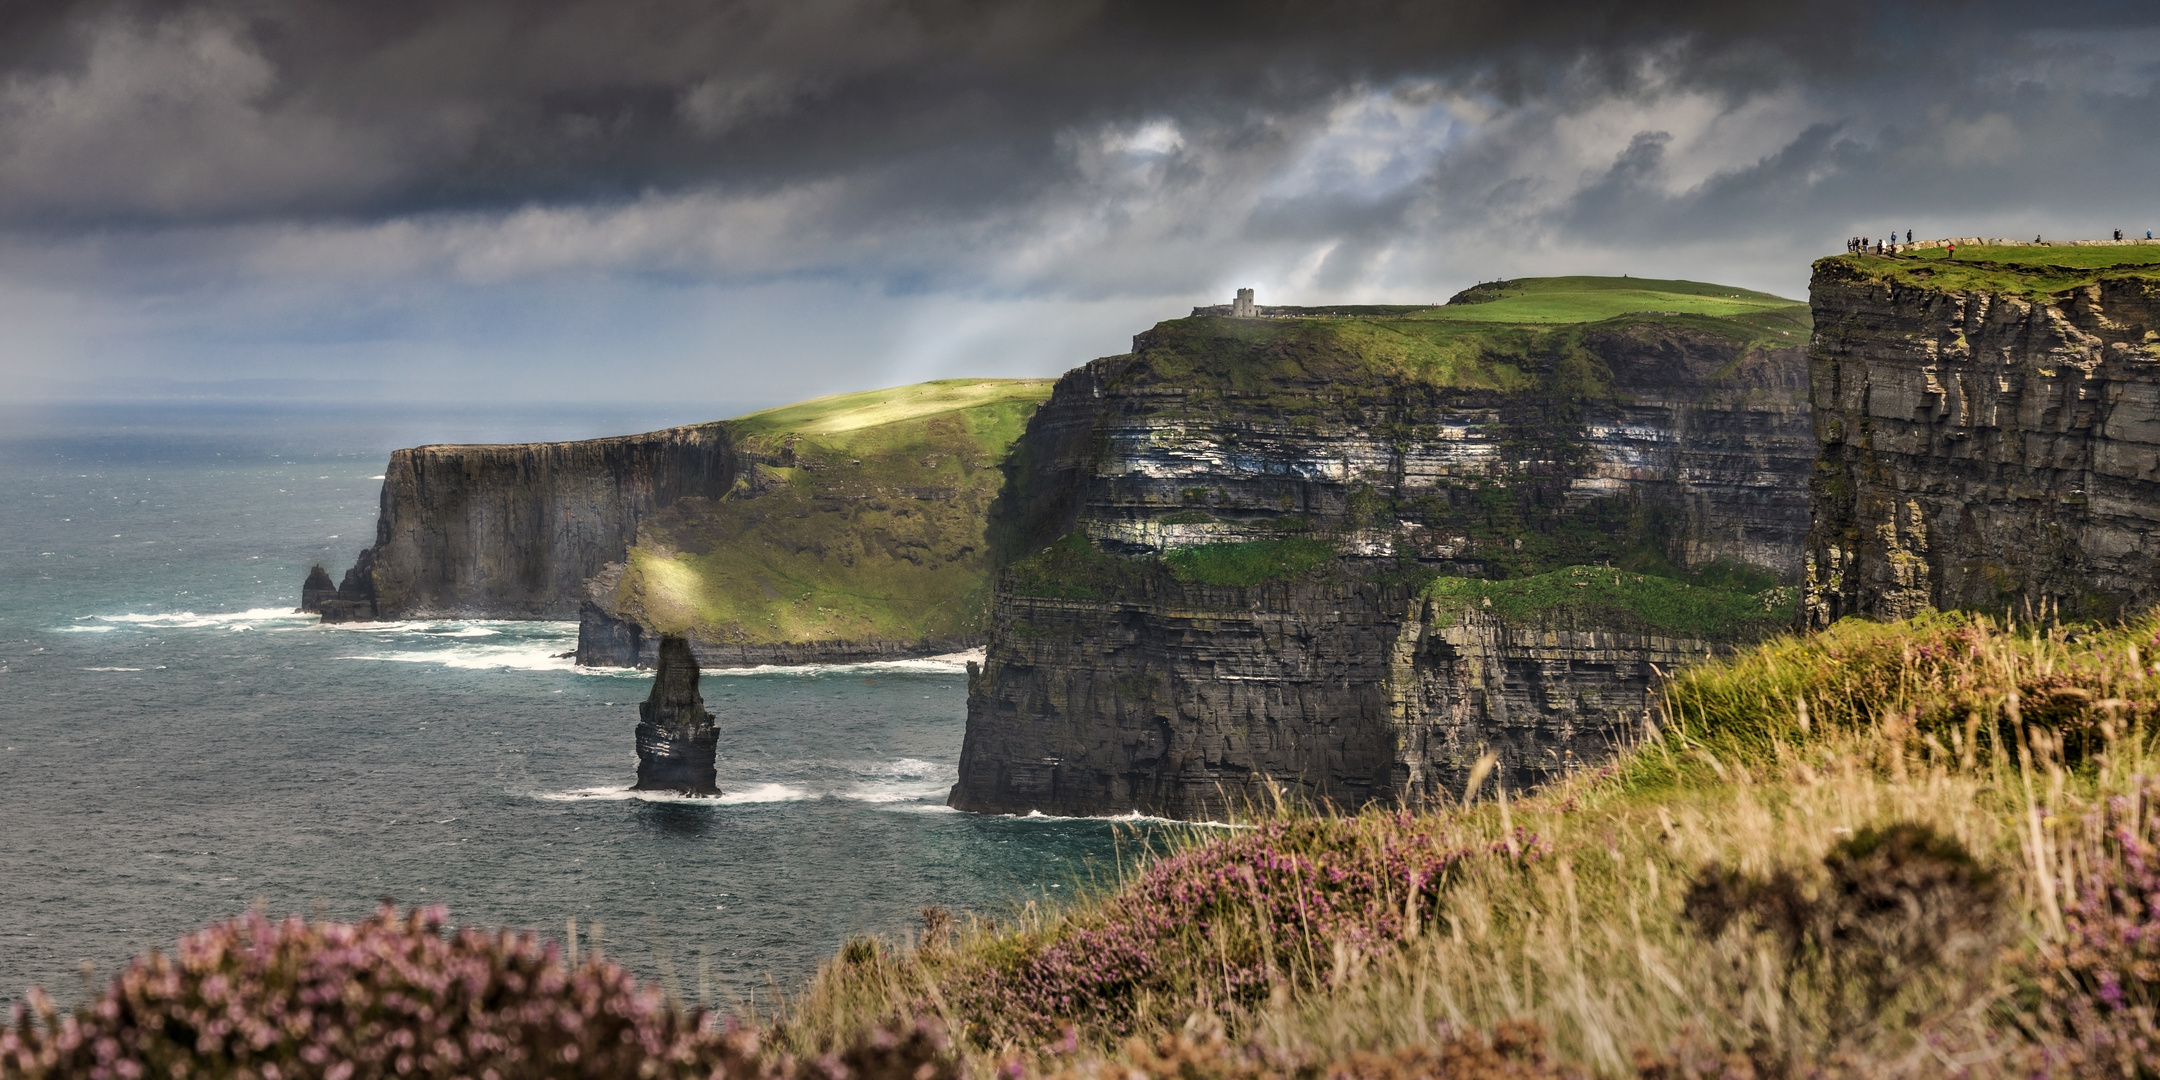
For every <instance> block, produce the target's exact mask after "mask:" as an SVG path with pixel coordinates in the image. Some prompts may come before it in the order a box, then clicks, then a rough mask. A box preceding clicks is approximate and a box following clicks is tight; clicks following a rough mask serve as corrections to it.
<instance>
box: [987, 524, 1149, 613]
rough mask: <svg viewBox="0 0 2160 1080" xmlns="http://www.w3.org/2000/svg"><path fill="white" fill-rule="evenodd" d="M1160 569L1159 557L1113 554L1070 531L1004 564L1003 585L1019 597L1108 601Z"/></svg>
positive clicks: (1142, 581) (1143, 581)
mask: <svg viewBox="0 0 2160 1080" xmlns="http://www.w3.org/2000/svg"><path fill="white" fill-rule="evenodd" d="M1161 571H1162V563H1161V562H1160V561H1159V560H1156V559H1128V558H1124V557H1122V556H1118V555H1112V554H1110V553H1109V552H1107V551H1103V550H1102V549H1100V548H1098V547H1096V546H1095V545H1094V544H1091V543H1089V542H1088V538H1087V537H1086V536H1084V535H1082V534H1080V533H1069V534H1067V535H1065V536H1063V537H1060V538H1059V539H1058V540H1057V541H1056V542H1054V543H1052V544H1050V545H1049V546H1047V547H1045V548H1043V549H1042V550H1041V551H1038V552H1036V553H1035V554H1033V555H1030V556H1028V557H1027V558H1025V559H1021V560H1020V561H1018V562H1016V563H1013V564H1012V565H1011V566H1010V567H1007V568H1006V584H1007V586H1008V587H1009V588H1010V589H1011V590H1012V591H1013V592H1015V593H1017V594H1019V595H1021V596H1040V597H1046V598H1049V599H1053V600H1107V599H1109V598H1111V597H1113V596H1115V595H1117V594H1118V592H1119V591H1121V590H1123V589H1124V588H1126V587H1127V586H1131V585H1141V584H1144V583H1146V581H1147V580H1148V579H1149V578H1151V577H1153V576H1155V575H1156V574H1158V573H1161Z"/></svg>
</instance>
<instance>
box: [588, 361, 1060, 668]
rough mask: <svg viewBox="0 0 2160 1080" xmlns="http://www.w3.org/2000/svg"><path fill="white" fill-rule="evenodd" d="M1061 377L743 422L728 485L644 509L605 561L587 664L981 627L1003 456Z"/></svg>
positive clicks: (785, 411) (911, 638)
mask: <svg viewBox="0 0 2160 1080" xmlns="http://www.w3.org/2000/svg"><path fill="white" fill-rule="evenodd" d="M1049 393H1050V381H1049V380H1047V379H955V380H944V381H939V382H931V383H921V384H918V385H914V386H904V387H896V388H893V389H888V390H873V391H865V392H862V393H855V394H841V395H836V396H833V397H829V398H820V399H817V400H815V401H807V402H802V403H799V404H796V405H790V406H786V407H784V408H780V409H771V410H767V411H765V412H760V413H752V414H751V415H749V416H743V417H738V418H736V419H734V420H730V421H728V422H727V424H726V427H727V430H728V433H729V437H730V439H731V440H732V445H733V447H734V460H735V462H736V474H735V476H734V481H733V484H732V485H731V486H730V487H729V489H728V490H726V491H725V492H721V493H716V494H713V495H707V496H697V497H692V498H687V499H683V500H680V501H678V502H676V503H674V504H673V505H671V506H668V507H666V508H664V509H662V510H661V511H659V512H657V513H654V514H652V515H650V516H648V517H646V518H644V519H643V520H642V521H641V522H640V523H639V527H638V533H637V538H636V541H635V543H633V544H632V545H630V547H629V548H628V550H627V551H626V552H625V553H624V554H623V555H621V556H618V557H617V558H618V559H619V561H618V562H616V563H614V564H613V565H610V566H607V567H605V568H603V569H602V571H601V572H600V573H598V574H596V575H595V576H594V577H593V579H592V580H591V582H590V584H589V586H588V587H587V589H586V593H585V599H586V601H587V602H586V603H585V604H584V606H583V608H582V610H581V614H580V619H579V634H578V662H579V663H583V664H604V665H615V666H627V665H631V664H639V663H651V662H652V661H653V659H654V652H653V649H654V646H655V643H656V642H657V640H658V638H659V637H660V635H662V634H680V635H683V636H684V637H686V638H687V639H688V640H689V642H690V645H691V648H692V649H693V650H694V651H695V653H696V654H697V658H698V662H699V663H701V664H704V665H706V666H708V667H737V666H746V665H755V664H791V663H811V662H818V663H847V662H857V661H863V660H886V659H898V658H901V657H907V656H924V655H932V654H937V653H949V652H954V651H957V650H960V649H966V648H972V647H974V646H976V645H979V644H980V643H981V642H982V633H983V612H984V610H985V608H986V606H987V601H988V594H989V581H990V556H989V548H988V542H987V540H986V538H985V536H984V529H985V522H986V521H987V518H988V514H989V508H990V502H991V500H992V499H993V498H995V497H996V495H997V492H998V489H999V485H1000V483H1001V482H1002V479H1003V474H1002V473H1001V472H1000V471H999V466H1000V465H1001V464H1002V463H1003V462H1004V460H1005V455H1006V453H1007V451H1008V450H1009V448H1010V447H1011V445H1012V443H1013V441H1014V440H1015V439H1017V438H1018V437H1019V435H1020V431H1021V427H1022V425H1023V424H1025V423H1026V421H1027V418H1028V416H1029V415H1030V414H1031V413H1033V412H1034V411H1035V409H1036V407H1037V405H1038V404H1040V403H1041V401H1042V399H1043V398H1045V397H1047V396H1048V395H1049Z"/></svg>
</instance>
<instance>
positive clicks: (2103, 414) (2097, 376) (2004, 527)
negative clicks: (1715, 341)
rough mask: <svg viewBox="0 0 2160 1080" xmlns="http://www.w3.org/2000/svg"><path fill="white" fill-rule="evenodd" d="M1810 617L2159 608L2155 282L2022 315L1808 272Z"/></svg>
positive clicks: (2014, 303) (1843, 266) (1964, 297)
mask: <svg viewBox="0 0 2160 1080" xmlns="http://www.w3.org/2000/svg"><path fill="white" fill-rule="evenodd" d="M1811 299H1812V304H1813V308H1814V315H1815V325H1816V334H1815V339H1814V345H1813V348H1812V351H1811V353H1810V358H1809V362H1810V367H1811V374H1812V379H1811V381H1812V386H1813V391H1812V393H1813V401H1814V409H1815V412H1814V416H1815V426H1816V432H1817V435H1818V437H1819V438H1820V440H1821V444H1822V450H1821V459H1820V461H1819V463H1818V464H1817V467H1816V470H1815V475H1814V479H1813V482H1812V493H1813V499H1814V512H1815V527H1814V530H1813V532H1812V534H1811V536H1810V538H1809V544H1808V552H1807V558H1808V563H1809V566H1808V577H1809V587H1808V591H1807V599H1806V604H1807V611H1808V616H1809V619H1810V621H1811V622H1813V623H1814V624H1816V625H1824V624H1827V623H1829V622H1831V621H1834V620H1836V619H1838V618H1840V617H1842V616H1846V615H1867V616H1873V617H1877V618H1901V617H1904V616H1908V615H1911V614H1914V613H1916V612H1919V611H1924V610H1926V609H1928V608H1931V607H1933V608H1982V609H2005V608H2008V609H2015V610H2022V609H2023V607H2024V605H2025V604H2026V603H2027V602H2028V601H2029V602H2031V603H2032V604H2033V605H2034V606H2035V607H2038V606H2040V605H2042V604H2049V605H2055V606H2058V607H2059V608H2060V610H2061V611H2062V612H2063V613H2064V614H2065V615H2076V616H2086V617H2108V616H2113V615H2116V614H2118V613H2123V612H2128V611H2133V610H2137V609H2142V608H2144V607H2147V606H2150V605H2152V604H2154V603H2155V602H2160V347H2156V346H2155V344H2154V343H2155V342H2156V341H2160V287H2156V285H2155V284H2154V283H2153V282H2151V281H2148V280H2144V279H2142V278H2138V277H2132V276H2127V275H2126V276H2125V277H2123V278H2121V279H2117V280H2100V281H2098V282H2096V283H2094V284H2090V285H2085V286H2082V287H2078V288H2075V289H2072V290H2070V291H2068V292H2064V293H2059V294H2057V295H2055V296H2054V297H2052V298H2050V299H2049V300H2047V301H2041V302H2036V301H2033V300H2029V299H2023V298H2018V297H2013V296H2005V295H1998V294H1994V293H1990V292H1975V291H1950V290H1942V289H1935V288H1929V287H1927V285H1926V284H1925V283H1924V282H1915V281H1911V280H1909V279H1908V280H1905V281H1900V280H1897V278H1896V277H1895V276H1888V277H1886V276H1878V275H1876V274H1873V273H1870V272H1869V271H1868V270H1866V269H1865V268H1863V267H1861V266H1859V265H1857V264H1856V263H1855V262H1854V261H1853V260H1849V259H1825V260H1823V261H1822V262H1819V263H1817V264H1816V270H1815V279H1814V284H1813V287H1812V289H1811Z"/></svg>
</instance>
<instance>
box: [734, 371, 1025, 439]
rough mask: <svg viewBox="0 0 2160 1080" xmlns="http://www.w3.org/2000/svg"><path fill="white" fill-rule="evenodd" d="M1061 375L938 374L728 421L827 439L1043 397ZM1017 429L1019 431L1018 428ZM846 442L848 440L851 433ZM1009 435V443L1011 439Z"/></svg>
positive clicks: (754, 429) (755, 430)
mask: <svg viewBox="0 0 2160 1080" xmlns="http://www.w3.org/2000/svg"><path fill="white" fill-rule="evenodd" d="M1056 382H1057V380H1055V379H938V380H935V381H933V382H926V383H915V384H914V385H912V386H893V387H887V388H885V389H883V390H861V391H857V392H854V393H849V394H832V395H830V396H827V397H821V398H812V399H810V400H809V401H798V402H796V403H795V404H793V405H782V406H780V407H778V408H773V409H765V410H763V411H761V412H754V413H750V414H749V415H747V416H738V417H736V418H735V419H733V420H730V421H728V426H729V427H731V428H733V429H734V430H735V431H736V432H737V433H739V434H742V435H746V436H749V435H764V436H775V435H789V434H799V435H803V436H805V437H814V438H818V439H820V440H821V441H822V440H831V439H832V437H833V436H847V435H849V434H850V433H853V432H857V431H862V430H865V429H868V428H874V427H882V426H884V425H886V424H895V423H899V422H901V421H903V420H916V419H920V418H922V417H926V416H934V415H937V414H939V413H949V412H957V411H959V410H963V409H973V408H978V407H981V406H985V405H992V404H998V403H1003V402H1010V401H1034V402H1040V401H1042V400H1043V399H1045V398H1048V397H1049V396H1050V388H1051V386H1053V385H1055V383H1056ZM1015 434H1017V433H1015ZM839 441H840V442H846V441H848V440H847V439H846V438H842V439H840V440H839ZM1010 441H1011V440H1010V439H1007V440H1006V442H1010Z"/></svg>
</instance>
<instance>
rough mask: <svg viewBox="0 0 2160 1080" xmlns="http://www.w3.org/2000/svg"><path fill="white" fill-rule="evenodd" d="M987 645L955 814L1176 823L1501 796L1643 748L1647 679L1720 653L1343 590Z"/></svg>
mask: <svg viewBox="0 0 2160 1080" xmlns="http://www.w3.org/2000/svg"><path fill="white" fill-rule="evenodd" d="M993 625H994V626H996V627H997V628H998V629H999V633H998V634H997V635H995V636H994V637H993V639H992V645H991V653H990V667H989V668H987V669H978V668H975V667H974V666H973V665H971V666H970V672H969V676H970V677H969V702H968V704H969V711H968V720H969V723H968V733H967V739H966V743H965V745H964V747H963V749H962V751H961V762H962V771H961V781H960V783H959V784H958V785H957V786H956V787H955V788H954V789H953V793H952V798H951V802H952V805H953V806H955V807H958V808H959V809H962V810H973V811H985V812H1020V813H1024V812H1027V811H1030V810H1041V811H1043V812H1046V813H1056V814H1067V815H1108V814H1118V813H1125V812H1131V811H1138V812H1140V813H1144V814H1150V815H1159V816H1163V817H1173V818H1184V819H1213V818H1221V817H1223V816H1225V815H1226V814H1229V813H1234V812H1237V811H1240V810H1244V809H1250V808H1254V807H1266V806H1268V805H1271V803H1272V801H1273V800H1274V799H1275V798H1276V797H1277V796H1278V795H1281V794H1291V795H1294V796H1296V797H1299V798H1303V799H1307V800H1317V801H1321V802H1325V803H1330V804H1334V805H1337V806H1360V805H1365V804H1367V803H1372V802H1379V801H1399V802H1405V803H1410V804H1418V803H1424V802H1428V801H1432V800H1452V799H1457V798H1460V797H1461V796H1462V793H1463V788H1464V785H1465V783H1466V782H1467V781H1468V779H1469V777H1470V774H1471V772H1472V770H1473V769H1475V767H1476V763H1477V761H1478V759H1479V758H1481V757H1482V756H1483V755H1485V754H1486V753H1488V752H1489V753H1493V754H1495V755H1497V758H1498V766H1497V769H1496V774H1497V775H1495V777H1494V781H1493V782H1494V783H1497V784H1499V785H1501V786H1504V787H1506V788H1508V789H1509V790H1520V789H1522V788H1525V787H1528V786H1531V785H1534V784H1537V783H1541V782H1543V781H1545V780H1548V779H1551V778H1553V777H1555V776H1558V775H1561V774H1563V773H1565V772H1567V771H1569V770H1571V769H1575V768H1580V767H1583V766H1584V765H1587V764H1593V763H1596V762H1599V761H1602V760H1604V759H1605V758H1607V757H1608V756H1610V755H1611V754H1612V752H1613V750H1614V749H1615V748H1616V747H1618V746H1619V745H1621V744H1622V743H1624V742H1626V741H1628V740H1631V739H1633V738H1635V737H1637V736H1638V734H1639V733H1640V731H1641V730H1642V728H1641V725H1642V723H1643V720H1644V715H1645V711H1646V709H1647V708H1648V706H1649V695H1650V692H1651V688H1652V685H1653V683H1654V681H1655V679H1656V676H1657V672H1658V671H1659V670H1665V671H1670V670H1673V669H1674V668H1676V667H1678V666H1679V665H1682V664H1685V663H1689V662H1692V661H1695V660H1700V659H1702V658H1703V657H1705V656H1708V655H1711V654H1712V653H1714V652H1716V651H1719V650H1720V649H1722V648H1725V646H1722V645H1717V644H1712V643H1710V642H1705V641H1701V640H1694V639H1687V638H1673V637H1667V636H1663V635H1659V634H1654V633H1646V632H1633V631H1626V630H1619V631H1616V630H1613V629H1610V628H1605V627H1601V626H1598V625H1596V624H1585V623H1583V622H1582V621H1581V620H1578V619H1576V618H1573V617H1571V616H1570V614H1568V613H1565V612H1556V613H1553V614H1551V615H1548V616H1546V617H1542V618H1533V619H1528V620H1509V619H1505V618H1501V617H1498V616H1494V615H1492V614H1489V613H1484V612H1462V611H1447V610H1443V609H1440V608H1438V607H1437V606H1436V605H1434V604H1432V603H1430V602H1428V601H1425V600H1423V599H1421V598H1420V597H1418V596H1417V595H1416V593H1415V591H1414V589H1412V588H1410V587H1408V586H1405V585H1403V584H1400V583H1395V584H1390V583H1384V582H1376V581H1371V580H1364V581H1360V580H1355V579H1352V578H1348V577H1342V578H1336V579H1333V580H1328V579H1326V578H1325V577H1321V578H1318V579H1309V580H1300V581H1295V582H1285V583H1281V584H1271V585H1265V586H1256V587H1251V588H1210V587H1206V586H1192V585H1182V584H1180V583H1177V582H1174V581H1169V580H1161V581H1157V582H1154V583H1151V586H1150V587H1148V588H1146V589H1143V590H1139V591H1137V593H1136V594H1134V595H1128V596H1126V597H1124V598H1121V599H1120V600H1119V601H1116V602H1103V601H1089V600H1071V599H1055V598H1042V597H1027V596H1010V595H1007V596H1001V597H1000V598H999V608H998V610H997V612H996V621H995V622H994V623H993Z"/></svg>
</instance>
